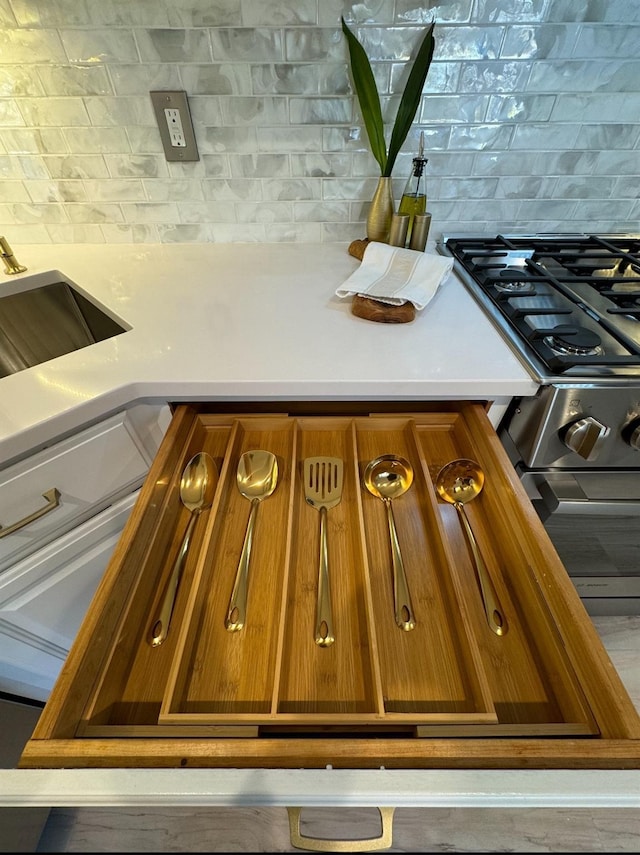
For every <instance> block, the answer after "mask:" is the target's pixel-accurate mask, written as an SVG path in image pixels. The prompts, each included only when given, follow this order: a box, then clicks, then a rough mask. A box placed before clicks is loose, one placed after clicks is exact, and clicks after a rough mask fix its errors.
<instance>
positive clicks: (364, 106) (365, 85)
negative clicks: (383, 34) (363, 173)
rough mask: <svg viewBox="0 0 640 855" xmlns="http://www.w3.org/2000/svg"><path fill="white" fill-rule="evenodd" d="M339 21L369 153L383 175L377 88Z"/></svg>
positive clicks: (355, 43)
mask: <svg viewBox="0 0 640 855" xmlns="http://www.w3.org/2000/svg"><path fill="white" fill-rule="evenodd" d="M341 20H342V32H343V33H344V34H345V36H346V38H347V45H348V47H349V59H350V61H351V76H352V78H353V85H354V87H355V90H356V95H357V96H358V103H359V104H360V111H361V112H362V118H363V119H364V125H365V128H366V130H367V136H368V137H369V145H370V146H371V153H372V154H373V156H374V157H375V159H376V160H377V161H378V163H379V164H380V172H381V173H382V174H384V173H385V169H386V168H387V144H386V142H385V138H384V122H383V120H382V109H381V107H380V96H379V95H378V88H377V86H376V81H375V79H374V76H373V71H372V70H371V63H370V62H369V57H368V56H367V54H366V52H365V50H364V48H363V47H362V45H361V44H360V42H359V41H358V39H357V38H356V36H355V35H354V34H353V33H352V32H351V30H350V29H349V27H348V26H347V24H346V22H345V20H344V17H343V18H342V19H341ZM414 113H415V109H414Z"/></svg>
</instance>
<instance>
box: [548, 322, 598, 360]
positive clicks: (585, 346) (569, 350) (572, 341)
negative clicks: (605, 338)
mask: <svg viewBox="0 0 640 855" xmlns="http://www.w3.org/2000/svg"><path fill="white" fill-rule="evenodd" d="M544 342H545V344H546V345H547V346H548V347H550V348H551V350H553V352H554V353H558V354H561V355H563V356H564V355H566V356H600V355H602V354H603V353H604V350H603V348H602V344H601V341H600V336H599V335H598V334H597V333H595V332H593V330H588V329H585V328H584V327H570V326H564V325H561V326H557V327H554V328H553V330H551V332H550V334H549V335H548V336H545V338H544Z"/></svg>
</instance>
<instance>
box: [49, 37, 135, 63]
mask: <svg viewBox="0 0 640 855" xmlns="http://www.w3.org/2000/svg"><path fill="white" fill-rule="evenodd" d="M60 38H61V39H62V44H63V45H64V50H65V51H66V56H67V59H68V60H69V62H71V63H76V62H87V63H91V64H94V63H103V62H108V63H116V62H137V61H139V59H140V57H139V55H138V49H137V47H136V42H135V39H134V37H133V31H131V30H125V29H113V30H111V29H110V30H103V29H91V30H67V29H62V30H60Z"/></svg>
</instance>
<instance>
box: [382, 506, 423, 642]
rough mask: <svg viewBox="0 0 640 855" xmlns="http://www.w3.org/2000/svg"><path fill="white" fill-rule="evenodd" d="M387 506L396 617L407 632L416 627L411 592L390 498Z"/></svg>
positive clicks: (397, 621)
mask: <svg viewBox="0 0 640 855" xmlns="http://www.w3.org/2000/svg"><path fill="white" fill-rule="evenodd" d="M384 503H385V505H386V506H387V521H388V523H389V539H390V540H391V563H392V566H393V603H394V609H395V619H396V623H397V625H398V626H399V627H400V629H404V630H405V631H406V632H409V630H411V629H414V627H415V625H416V621H415V616H414V614H413V606H412V604H411V595H410V594H409V584H408V582H407V576H406V574H405V571H404V562H403V560H402V553H401V552H400V543H399V541H398V533H397V531H396V523H395V520H394V518H393V507H392V504H391V500H390V499H385V500H384Z"/></svg>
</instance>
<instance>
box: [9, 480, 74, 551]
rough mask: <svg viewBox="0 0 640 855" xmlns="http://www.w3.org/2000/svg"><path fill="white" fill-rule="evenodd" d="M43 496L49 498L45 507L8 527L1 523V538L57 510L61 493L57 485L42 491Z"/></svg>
mask: <svg viewBox="0 0 640 855" xmlns="http://www.w3.org/2000/svg"><path fill="white" fill-rule="evenodd" d="M42 498H43V499H46V500H47V504H46V505H45V506H44V508H40V510H39V511H34V512H33V513H32V514H29V516H28V517H23V519H21V520H18V522H16V523H13V525H8V526H7V527H6V528H2V526H1V525H0V540H2V538H3V537H7V536H8V535H10V534H13V532H14V531H19V530H20V529H21V528H24V527H25V526H26V525H29V523H32V522H34V521H35V520H39V519H40V517H43V516H44V515H45V514H48V513H49V512H50V511H53V510H55V509H56V508H57V507H58V505H59V504H60V493H59V492H58V490H57V489H56V488H55V487H52V488H51V489H50V490H47V492H46V493H42Z"/></svg>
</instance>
